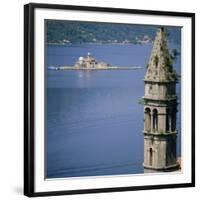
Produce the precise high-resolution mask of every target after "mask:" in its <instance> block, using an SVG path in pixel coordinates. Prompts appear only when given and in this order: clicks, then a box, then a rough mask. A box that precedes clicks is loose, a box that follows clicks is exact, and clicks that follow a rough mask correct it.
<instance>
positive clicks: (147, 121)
mask: <svg viewBox="0 0 200 200" xmlns="http://www.w3.org/2000/svg"><path fill="white" fill-rule="evenodd" d="M144 120H145V123H144V124H145V127H144V129H145V131H147V132H150V131H151V110H150V108H146V109H145V119H144Z"/></svg>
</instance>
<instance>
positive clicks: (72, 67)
mask: <svg viewBox="0 0 200 200" xmlns="http://www.w3.org/2000/svg"><path fill="white" fill-rule="evenodd" d="M142 68H143V67H141V66H132V67H131V66H130V67H129V66H128V67H126V66H125V67H120V66H109V67H97V68H84V67H74V66H60V67H53V66H52V67H50V68H48V70H85V71H91V70H136V69H142Z"/></svg>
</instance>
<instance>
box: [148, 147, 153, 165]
mask: <svg viewBox="0 0 200 200" xmlns="http://www.w3.org/2000/svg"><path fill="white" fill-rule="evenodd" d="M152 164H153V149H152V148H150V149H149V165H150V166H152Z"/></svg>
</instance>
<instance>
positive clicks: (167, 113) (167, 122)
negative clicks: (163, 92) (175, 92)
mask: <svg viewBox="0 0 200 200" xmlns="http://www.w3.org/2000/svg"><path fill="white" fill-rule="evenodd" d="M166 132H169V109H167V110H166Z"/></svg>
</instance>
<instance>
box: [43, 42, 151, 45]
mask: <svg viewBox="0 0 200 200" xmlns="http://www.w3.org/2000/svg"><path fill="white" fill-rule="evenodd" d="M148 44H152V42H147V43H139V42H138V43H92V42H85V43H46V45H52V46H73V45H148Z"/></svg>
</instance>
